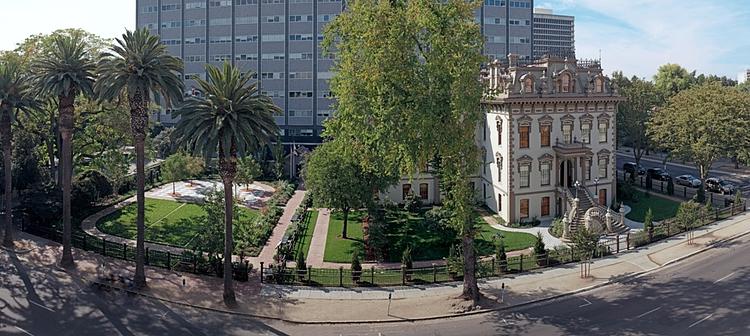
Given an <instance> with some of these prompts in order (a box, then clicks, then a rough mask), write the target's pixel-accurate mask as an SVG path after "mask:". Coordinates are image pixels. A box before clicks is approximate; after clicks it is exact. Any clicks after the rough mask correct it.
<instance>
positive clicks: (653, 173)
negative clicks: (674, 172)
mask: <svg viewBox="0 0 750 336" xmlns="http://www.w3.org/2000/svg"><path fill="white" fill-rule="evenodd" d="M646 174H648V176H649V177H651V179H652V180H657V181H669V180H671V179H672V176H669V173H667V172H666V171H665V170H664V169H661V168H649V169H648V170H647V171H646Z"/></svg>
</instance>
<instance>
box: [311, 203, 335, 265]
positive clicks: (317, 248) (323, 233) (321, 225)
mask: <svg viewBox="0 0 750 336" xmlns="http://www.w3.org/2000/svg"><path fill="white" fill-rule="evenodd" d="M330 221H331V210H330V209H319V210H318V219H317V221H316V222H315V230H314V231H313V237H312V241H310V250H309V251H308V253H307V259H306V262H307V264H308V265H310V266H312V267H322V266H323V255H324V254H325V251H326V239H327V238H328V223H329V222H330Z"/></svg>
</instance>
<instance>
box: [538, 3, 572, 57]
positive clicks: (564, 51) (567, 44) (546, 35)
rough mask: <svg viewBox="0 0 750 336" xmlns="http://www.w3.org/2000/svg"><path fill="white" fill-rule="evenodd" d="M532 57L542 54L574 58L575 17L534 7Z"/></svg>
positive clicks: (541, 55)
mask: <svg viewBox="0 0 750 336" xmlns="http://www.w3.org/2000/svg"><path fill="white" fill-rule="evenodd" d="M533 40H534V50H533V58H534V59H541V58H542V57H543V56H544V55H550V56H558V57H563V58H564V57H568V58H575V57H576V56H575V17H573V16H568V15H555V14H553V13H552V10H546V9H541V8H536V9H534V29H533Z"/></svg>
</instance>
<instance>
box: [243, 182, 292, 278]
mask: <svg viewBox="0 0 750 336" xmlns="http://www.w3.org/2000/svg"><path fill="white" fill-rule="evenodd" d="M305 193H306V191H302V190H297V191H295V192H294V195H293V196H292V198H291V199H289V202H287V203H286V207H284V214H283V215H281V218H279V223H278V224H276V227H275V228H274V229H273V233H272V234H271V237H269V238H268V240H267V241H266V246H264V247H263V250H261V251H260V255H259V256H258V258H256V262H255V263H254V264H255V266H256V267H257V266H260V262H263V263H264V264H265V265H269V264H271V263H273V256H274V255H275V254H276V247H277V246H279V243H281V239H282V238H284V232H286V229H287V228H288V227H289V225H290V224H292V216H294V212H295V211H296V210H297V208H298V207H299V205H300V204H301V203H302V198H304V197H305ZM251 262H252V261H251Z"/></svg>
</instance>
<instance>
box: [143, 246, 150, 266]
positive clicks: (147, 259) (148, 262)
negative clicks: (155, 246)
mask: <svg viewBox="0 0 750 336" xmlns="http://www.w3.org/2000/svg"><path fill="white" fill-rule="evenodd" d="M149 258H150V257H149V254H148V247H147V248H146V257H145V258H144V259H146V260H145V264H146V266H148V265H151V262H150V261H149Z"/></svg>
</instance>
